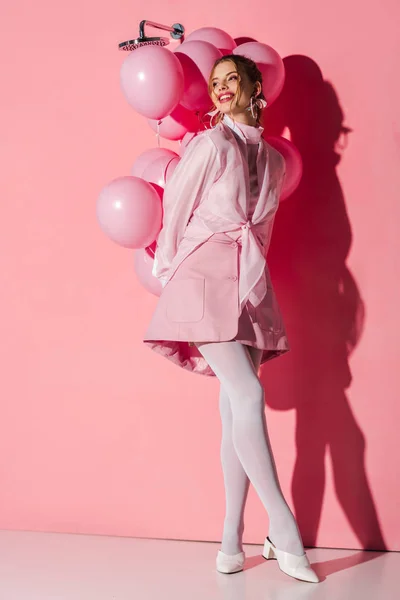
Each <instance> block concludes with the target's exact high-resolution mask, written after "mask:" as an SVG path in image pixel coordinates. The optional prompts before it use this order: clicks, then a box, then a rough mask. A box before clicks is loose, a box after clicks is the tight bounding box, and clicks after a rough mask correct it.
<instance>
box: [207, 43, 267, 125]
mask: <svg viewBox="0 0 400 600" xmlns="http://www.w3.org/2000/svg"><path fill="white" fill-rule="evenodd" d="M208 92H209V94H210V97H211V99H212V100H213V101H214V110H213V112H211V113H210V114H211V115H213V113H214V114H217V113H219V116H218V118H217V121H216V122H217V123H218V122H219V121H220V120H221V119H223V117H224V115H225V114H229V116H230V117H231V119H233V120H235V121H238V122H239V123H246V124H248V125H253V126H257V124H260V123H261V116H262V109H263V108H265V106H266V100H265V96H264V94H263V92H262V74H261V72H260V71H259V69H258V68H257V66H256V64H255V63H254V62H253V61H252V60H250V59H248V58H246V57H245V56H241V55H239V54H238V55H233V54H232V55H229V56H223V57H222V58H220V59H218V60H217V61H216V62H215V64H214V68H213V70H212V72H211V74H210V78H209V84H208ZM249 112H250V114H248V113H249Z"/></svg>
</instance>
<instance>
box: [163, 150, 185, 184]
mask: <svg viewBox="0 0 400 600" xmlns="http://www.w3.org/2000/svg"><path fill="white" fill-rule="evenodd" d="M180 160H181V159H180V157H179V156H176V157H175V158H173V159H172V160H171V161H170V162H169V163H168V165H167V171H166V173H165V180H166V181H168V179H169V178H170V177H171V176H172V173H173V172H174V171H175V169H176V167H177V166H178V164H179V161H180Z"/></svg>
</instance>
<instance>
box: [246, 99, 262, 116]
mask: <svg viewBox="0 0 400 600" xmlns="http://www.w3.org/2000/svg"><path fill="white" fill-rule="evenodd" d="M254 98H255V97H254V96H252V97H251V98H250V105H249V106H248V107H247V108H246V110H249V111H250V112H251V116H252V117H253V119H256V118H257V115H255V114H254V111H255V108H256V107H257V109H259V110H261V109H262V108H265V107H266V106H267V101H266V100H264V99H263V98H257V100H256V101H254Z"/></svg>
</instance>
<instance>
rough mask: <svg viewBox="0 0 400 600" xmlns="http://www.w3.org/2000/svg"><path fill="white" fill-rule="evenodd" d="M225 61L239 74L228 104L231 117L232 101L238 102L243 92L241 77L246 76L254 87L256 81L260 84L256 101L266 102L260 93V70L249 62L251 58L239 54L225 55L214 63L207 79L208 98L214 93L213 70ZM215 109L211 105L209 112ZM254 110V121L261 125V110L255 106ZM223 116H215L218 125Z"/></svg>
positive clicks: (220, 114) (253, 63) (261, 81)
mask: <svg viewBox="0 0 400 600" xmlns="http://www.w3.org/2000/svg"><path fill="white" fill-rule="evenodd" d="M226 61H230V62H233V63H234V64H235V66H236V70H237V72H238V73H239V78H238V83H237V89H236V93H235V95H234V96H233V98H232V100H231V104H230V109H231V111H230V113H231V116H232V104H233V103H234V101H239V99H240V97H241V95H242V92H243V84H242V78H243V75H247V77H248V79H249V81H250V83H252V84H253V85H255V83H256V82H257V81H259V82H260V84H261V92H260V94H258V96H257V99H258V98H262V99H263V100H266V98H265V96H264V93H263V91H262V83H263V80H262V73H261V71H260V69H259V68H258V67H257V65H256V63H255V62H254V61H253V60H251V58H247V56H241V55H240V54H226V55H225V56H222V57H221V58H218V59H217V60H216V61H215V63H214V65H213V68H212V69H211V73H210V77H209V79H208V94H209V96H210V98H212V94H213V93H214V92H213V81H212V79H213V76H214V71H215V68H216V67H217V66H218V65H219V64H221V63H222V62H226ZM216 108H217V107H216V106H215V104H213V106H212V108H211V109H210V110H215V109H216ZM254 109H255V111H256V121H257V123H259V124H261V121H262V116H263V109H262V108H260V107H259V106H257V105H256V104H255V105H254ZM223 116H224V115H223V114H222V113H221V112H220V113H219V114H218V115H217V116H216V121H215V122H216V123H219V122H220V121H221V120H222V119H223Z"/></svg>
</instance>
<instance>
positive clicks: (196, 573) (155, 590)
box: [0, 531, 400, 600]
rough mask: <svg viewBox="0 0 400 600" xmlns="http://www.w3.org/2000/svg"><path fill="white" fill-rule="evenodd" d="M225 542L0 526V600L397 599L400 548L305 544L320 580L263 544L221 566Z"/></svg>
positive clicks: (250, 548) (246, 550)
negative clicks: (287, 566)
mask: <svg viewBox="0 0 400 600" xmlns="http://www.w3.org/2000/svg"><path fill="white" fill-rule="evenodd" d="M218 548H219V544H217V543H211V542H182V541H172V540H153V539H143V538H121V537H106V536H93V535H69V534H58V533H36V532H25V531H0V599H1V600H153V599H156V598H157V599H158V598H162V599H163V600H169V599H171V600H172V599H173V600H179V598H182V599H185V600H188V598H189V599H190V600H197V599H198V600H214V599H215V600H258V599H260V600H270V599H271V600H272V599H273V600H298V599H303V598H313V599H319V598H321V599H322V598H323V599H324V600H329V599H332V600H344V599H347V598H352V599H353V598H357V599H358V600H361V598H362V599H363V600H370V599H371V600H372V599H373V600H377V599H379V600H389V599H392V598H393V599H395V598H398V597H399V596H398V585H399V584H398V573H399V571H400V553H399V552H386V553H383V552H371V551H369V552H362V551H358V550H340V549H326V548H317V549H310V550H309V549H307V554H308V556H309V559H310V562H311V564H312V565H313V567H314V568H315V570H316V571H317V573H318V575H319V576H320V578H321V582H320V583H318V584H312V583H305V582H302V581H297V580H295V579H292V578H291V577H288V576H287V575H285V574H284V573H282V572H281V571H280V570H279V568H278V564H277V562H276V561H275V560H271V561H266V560H264V559H263V558H262V556H261V550H262V546H261V545H260V546H259V545H245V547H244V550H245V552H246V563H245V569H244V571H242V572H241V573H234V574H231V575H224V574H222V573H218V571H216V569H215V556H216V553H217V550H218Z"/></svg>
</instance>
